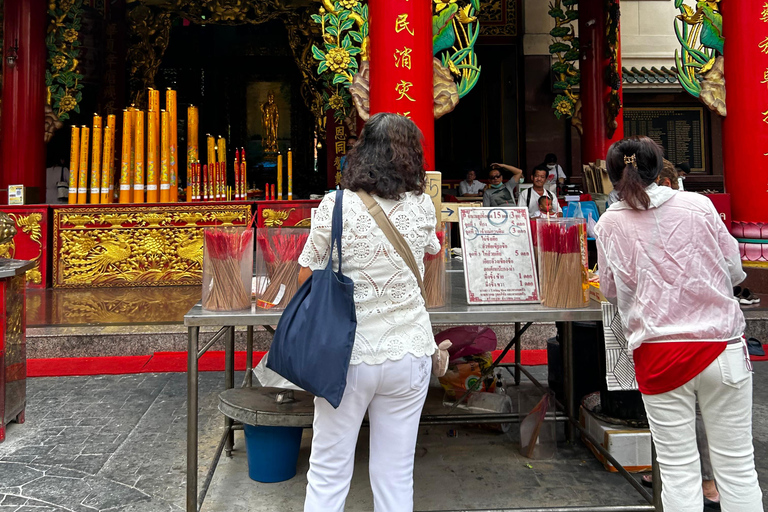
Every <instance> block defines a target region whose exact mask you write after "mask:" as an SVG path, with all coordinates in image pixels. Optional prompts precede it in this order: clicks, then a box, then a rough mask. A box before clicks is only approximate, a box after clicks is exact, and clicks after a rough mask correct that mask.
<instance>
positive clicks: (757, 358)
mask: <svg viewBox="0 0 768 512" xmlns="http://www.w3.org/2000/svg"><path fill="white" fill-rule="evenodd" d="M763 350H764V351H765V355H764V356H749V359H750V360H752V361H768V345H763Z"/></svg>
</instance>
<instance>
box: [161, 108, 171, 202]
mask: <svg viewBox="0 0 768 512" xmlns="http://www.w3.org/2000/svg"><path fill="white" fill-rule="evenodd" d="M160 118H161V121H160V131H161V133H162V136H161V139H162V141H161V143H160V202H161V203H169V202H170V201H171V169H170V167H171V119H170V113H169V112H168V111H167V110H162V111H160Z"/></svg>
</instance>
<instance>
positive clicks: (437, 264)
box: [424, 224, 446, 308]
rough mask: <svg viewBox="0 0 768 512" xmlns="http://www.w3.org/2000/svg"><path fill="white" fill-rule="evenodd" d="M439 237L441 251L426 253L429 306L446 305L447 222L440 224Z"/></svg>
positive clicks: (425, 263) (425, 280)
mask: <svg viewBox="0 0 768 512" xmlns="http://www.w3.org/2000/svg"><path fill="white" fill-rule="evenodd" d="M439 228H440V229H439V230H438V232H437V239H438V240H439V241H440V251H439V252H438V253H437V254H434V255H432V254H426V253H425V254H424V292H425V295H426V296H427V299H426V300H427V303H426V307H427V308H439V307H442V306H445V240H446V236H445V233H446V224H440V226H439Z"/></svg>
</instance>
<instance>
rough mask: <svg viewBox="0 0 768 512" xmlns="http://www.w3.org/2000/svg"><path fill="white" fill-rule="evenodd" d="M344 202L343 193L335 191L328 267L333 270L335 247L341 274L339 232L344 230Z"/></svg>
mask: <svg viewBox="0 0 768 512" xmlns="http://www.w3.org/2000/svg"><path fill="white" fill-rule="evenodd" d="M343 202H344V191H343V190H337V191H336V203H335V204H334V206H333V218H332V219H331V254H330V256H329V257H328V267H327V268H331V269H333V246H334V245H335V246H336V248H337V250H338V254H339V257H338V259H339V273H341V232H342V230H343V229H344V219H343V218H342V207H343V206H342V205H343Z"/></svg>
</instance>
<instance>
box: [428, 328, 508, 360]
mask: <svg viewBox="0 0 768 512" xmlns="http://www.w3.org/2000/svg"><path fill="white" fill-rule="evenodd" d="M445 340H451V343H452V344H453V345H452V346H451V348H449V349H448V354H450V360H449V363H454V362H457V361H459V360H461V359H462V358H463V357H468V356H474V355H478V354H482V353H484V352H490V351H492V350H496V344H497V339H496V333H495V332H494V331H493V329H491V328H489V327H481V326H478V325H462V326H459V327H452V328H450V329H446V330H445V331H442V332H440V333H438V334H437V335H435V343H437V344H438V345H440V343H441V342H443V341H445Z"/></svg>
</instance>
